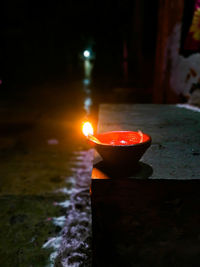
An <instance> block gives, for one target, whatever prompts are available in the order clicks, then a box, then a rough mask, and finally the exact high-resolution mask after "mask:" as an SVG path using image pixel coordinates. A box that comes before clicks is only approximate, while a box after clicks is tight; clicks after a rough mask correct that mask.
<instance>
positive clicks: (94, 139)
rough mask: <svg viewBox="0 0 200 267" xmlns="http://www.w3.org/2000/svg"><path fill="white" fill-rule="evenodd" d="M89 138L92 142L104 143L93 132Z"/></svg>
mask: <svg viewBox="0 0 200 267" xmlns="http://www.w3.org/2000/svg"><path fill="white" fill-rule="evenodd" d="M87 138H88V139H89V140H90V141H92V142H95V143H97V144H102V142H101V141H100V140H99V139H98V138H97V137H95V136H94V135H92V134H88V136H87Z"/></svg>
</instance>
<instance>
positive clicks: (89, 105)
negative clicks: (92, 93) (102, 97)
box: [84, 97, 92, 114]
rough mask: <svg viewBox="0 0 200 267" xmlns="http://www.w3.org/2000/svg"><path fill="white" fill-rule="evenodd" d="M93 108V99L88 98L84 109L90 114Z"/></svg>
mask: <svg viewBox="0 0 200 267" xmlns="http://www.w3.org/2000/svg"><path fill="white" fill-rule="evenodd" d="M91 106H92V99H91V97H86V98H85V101H84V109H85V111H86V112H87V113H88V114H89V113H90V107H91Z"/></svg>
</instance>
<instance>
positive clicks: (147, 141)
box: [82, 122, 151, 169]
mask: <svg viewBox="0 0 200 267" xmlns="http://www.w3.org/2000/svg"><path fill="white" fill-rule="evenodd" d="M82 129H83V134H84V135H85V136H86V138H87V140H88V141H89V143H90V144H91V145H92V146H93V147H94V148H95V149H96V150H97V152H98V153H99V154H100V156H101V157H102V159H103V161H104V163H105V164H106V165H107V166H109V167H112V168H115V169H121V168H132V167H134V166H137V164H138V162H139V160H140V158H141V157H142V156H143V154H144V153H145V151H146V150H147V149H148V148H149V147H150V145H151V137H150V136H149V135H148V134H146V133H142V132H141V131H110V132H104V133H99V134H95V135H94V133H93V128H92V125H91V124H90V123H89V122H86V123H84V124H83V128H82Z"/></svg>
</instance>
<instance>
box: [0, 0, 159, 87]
mask: <svg viewBox="0 0 200 267" xmlns="http://www.w3.org/2000/svg"><path fill="white" fill-rule="evenodd" d="M152 2H153V3H152ZM2 7H3V9H2V10H3V17H2V23H1V29H0V30H1V39H2V41H1V55H0V57H1V59H0V60H1V66H0V76H1V79H2V80H3V81H4V82H6V83H7V84H8V83H9V84H13V83H15V84H16V83H17V84H21V85H24V84H33V83H38V82H41V81H44V80H47V79H55V78H56V79H57V78H58V77H65V78H67V77H71V75H74V73H76V74H77V73H81V71H82V70H81V67H80V66H81V63H80V62H81V60H80V55H81V53H82V51H83V49H84V48H87V47H92V48H93V50H94V52H95V54H96V60H95V68H94V77H101V76H104V75H105V76H109V75H111V76H115V75H119V76H120V75H122V73H121V72H122V59H123V40H126V42H127V47H128V56H129V58H128V61H129V81H130V82H133V83H134V82H135V83H140V81H138V80H137V79H139V78H136V77H139V76H138V73H137V68H138V64H140V65H142V67H140V68H142V76H144V74H147V71H146V68H148V66H146V65H145V64H146V62H148V64H149V65H151V66H152V64H154V62H153V61H154V55H155V43H156V32H157V0H156V1H145V0H143V1H130V0H123V1H122V0H118V1H112V0H109V1H107V0H102V1H92V0H87V1H81V0H77V1H73V0H68V1H38V0H36V1H33V0H31V1H25V0H19V1H14V0H8V1H6V0H4V1H3V5H2ZM138 62H140V63H138ZM141 62H142V63H141ZM149 62H150V63H149ZM148 64H147V65H148ZM151 69H152V68H151ZM149 71H150V72H151V70H149ZM134 73H135V74H134ZM140 76H141V75H140ZM135 80H137V81H135ZM140 80H141V81H142V80H144V79H140Z"/></svg>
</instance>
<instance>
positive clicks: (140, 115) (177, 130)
mask: <svg viewBox="0 0 200 267" xmlns="http://www.w3.org/2000/svg"><path fill="white" fill-rule="evenodd" d="M114 130H134V131H138V130H141V131H142V132H144V133H147V134H149V135H150V136H151V137H152V145H151V147H150V148H149V149H148V150H147V151H146V153H145V154H144V156H143V157H142V159H141V161H142V162H143V163H146V164H148V165H150V166H151V167H152V168H153V173H152V175H151V176H150V177H149V178H151V179H199V178H200V113H198V112H194V111H191V110H186V109H182V108H178V107H176V106H174V105H153V104H145V105H142V104H134V105H127V104H116V105H115V104H102V105H100V111H99V124H98V131H99V132H105V131H114Z"/></svg>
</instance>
